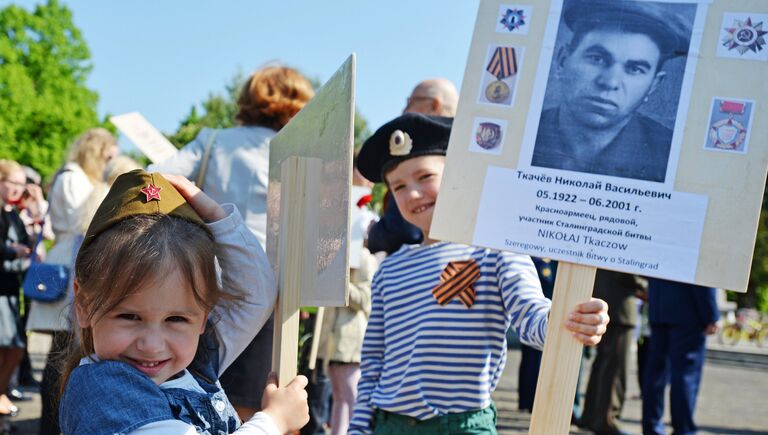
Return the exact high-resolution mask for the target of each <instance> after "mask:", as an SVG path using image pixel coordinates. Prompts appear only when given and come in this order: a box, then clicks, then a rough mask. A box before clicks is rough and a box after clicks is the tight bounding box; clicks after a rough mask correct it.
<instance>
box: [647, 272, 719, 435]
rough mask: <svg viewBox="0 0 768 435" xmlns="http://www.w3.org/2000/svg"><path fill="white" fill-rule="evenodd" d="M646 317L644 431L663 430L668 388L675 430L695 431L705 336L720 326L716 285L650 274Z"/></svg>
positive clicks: (659, 433) (652, 434) (657, 433)
mask: <svg viewBox="0 0 768 435" xmlns="http://www.w3.org/2000/svg"><path fill="white" fill-rule="evenodd" d="M648 318H649V321H650V323H651V342H650V345H649V346H650V348H649V349H648V360H647V361H646V366H647V367H646V369H645V370H646V371H645V376H644V379H643V434H645V435H663V434H664V433H665V429H664V422H663V421H662V418H663V416H664V390H665V389H666V386H667V384H671V388H670V391H669V402H670V409H671V415H672V429H673V431H674V433H675V435H678V434H679V435H687V434H695V433H696V430H697V427H696V423H694V421H693V414H694V411H695V409H696V397H697V396H698V394H699V384H700V383H701V372H702V369H703V368H704V358H705V356H706V338H707V335H712V334H714V333H716V332H717V330H718V329H719V326H720V325H719V320H720V312H719V311H718V309H717V301H716V298H715V289H714V288H708V287H702V286H698V285H693V284H686V283H680V282H673V281H666V280H662V279H655V278H650V279H649V280H648Z"/></svg>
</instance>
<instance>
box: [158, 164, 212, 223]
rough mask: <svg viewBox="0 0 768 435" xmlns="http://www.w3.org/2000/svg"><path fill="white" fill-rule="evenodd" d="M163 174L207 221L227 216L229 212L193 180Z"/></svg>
mask: <svg viewBox="0 0 768 435" xmlns="http://www.w3.org/2000/svg"><path fill="white" fill-rule="evenodd" d="M161 175H162V176H163V177H164V178H165V179H166V180H168V182H169V183H171V185H173V187H175V188H176V190H178V191H179V193H180V194H181V196H183V197H184V199H186V200H187V202H188V203H189V205H191V206H192V208H193V209H195V211H196V212H197V214H199V215H200V217H201V218H202V219H203V220H204V221H205V222H207V223H210V222H216V221H218V220H221V219H224V218H225V217H227V213H226V212H225V211H224V209H223V208H221V206H220V205H219V204H218V203H217V202H216V201H214V200H213V199H211V197H210V196H208V195H206V194H205V192H203V191H202V190H200V188H199V187H197V186H195V184H194V183H192V182H191V181H189V180H187V179H186V178H184V177H182V176H181V175H173V174H161Z"/></svg>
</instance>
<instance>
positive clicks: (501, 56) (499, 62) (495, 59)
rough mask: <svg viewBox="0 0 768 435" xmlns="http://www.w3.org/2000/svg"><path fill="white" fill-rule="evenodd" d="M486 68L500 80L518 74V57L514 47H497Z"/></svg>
mask: <svg viewBox="0 0 768 435" xmlns="http://www.w3.org/2000/svg"><path fill="white" fill-rule="evenodd" d="M485 69H486V70H487V71H488V72H489V73H491V74H493V75H494V76H496V78H497V79H499V80H504V79H505V78H507V77H510V76H513V75H515V74H517V58H516V57H515V49H514V48H513V47H496V50H494V52H493V56H491V61H490V62H488V66H487V67H485Z"/></svg>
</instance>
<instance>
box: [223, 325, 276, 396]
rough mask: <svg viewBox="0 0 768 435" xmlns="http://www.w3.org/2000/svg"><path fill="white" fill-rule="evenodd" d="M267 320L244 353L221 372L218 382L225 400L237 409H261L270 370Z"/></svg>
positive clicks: (270, 352)
mask: <svg viewBox="0 0 768 435" xmlns="http://www.w3.org/2000/svg"><path fill="white" fill-rule="evenodd" d="M273 323H274V318H273V317H270V318H269V320H267V323H265V324H264V327H263V328H261V331H259V333H258V335H256V337H255V338H254V339H253V341H252V342H251V344H249V345H248V347H246V348H245V350H244V351H243V353H241V354H240V356H238V357H237V359H235V361H234V362H233V363H232V365H231V366H229V367H228V368H227V370H225V371H224V373H223V374H222V375H221V378H220V379H219V381H220V382H221V387H222V388H223V389H224V391H225V392H226V393H227V398H229V401H230V402H232V405H234V406H236V407H245V408H255V409H261V395H262V394H263V393H264V387H266V386H267V375H269V372H270V370H271V369H272V330H273V328H272V326H273Z"/></svg>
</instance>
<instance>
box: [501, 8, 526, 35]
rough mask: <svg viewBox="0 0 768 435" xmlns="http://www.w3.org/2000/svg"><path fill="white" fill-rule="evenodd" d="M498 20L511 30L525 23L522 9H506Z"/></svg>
mask: <svg viewBox="0 0 768 435" xmlns="http://www.w3.org/2000/svg"><path fill="white" fill-rule="evenodd" d="M499 22H500V23H501V24H503V25H504V27H506V28H507V30H509V31H510V32H512V31H514V30H516V29H519V28H520V26H524V25H525V15H524V12H523V10H522V9H507V11H506V12H505V13H504V16H503V17H501V21H499Z"/></svg>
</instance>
